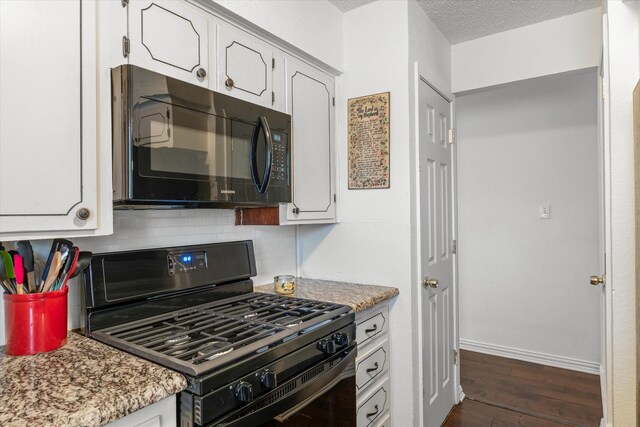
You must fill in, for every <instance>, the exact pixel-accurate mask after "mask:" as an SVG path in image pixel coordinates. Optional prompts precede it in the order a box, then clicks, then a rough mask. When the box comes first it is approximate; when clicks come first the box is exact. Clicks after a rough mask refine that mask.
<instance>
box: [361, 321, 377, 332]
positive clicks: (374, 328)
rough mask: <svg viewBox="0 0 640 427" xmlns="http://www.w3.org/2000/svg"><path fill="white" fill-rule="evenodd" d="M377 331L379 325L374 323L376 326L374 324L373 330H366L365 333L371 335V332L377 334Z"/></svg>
mask: <svg viewBox="0 0 640 427" xmlns="http://www.w3.org/2000/svg"><path fill="white" fill-rule="evenodd" d="M377 330H378V324H377V323H374V324H373V328H369V329H365V330H364V331H365V332H366V333H368V334H370V333H371V332H375V331H377Z"/></svg>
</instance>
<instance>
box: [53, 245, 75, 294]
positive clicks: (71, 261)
mask: <svg viewBox="0 0 640 427" xmlns="http://www.w3.org/2000/svg"><path fill="white" fill-rule="evenodd" d="M79 257H80V248H78V247H77V246H74V247H73V248H71V250H70V251H69V257H68V258H67V262H65V263H64V267H63V268H62V271H60V274H59V277H58V280H57V281H56V284H55V285H54V287H53V290H56V291H57V290H58V289H62V287H64V286H65V285H66V284H67V281H68V280H69V275H70V274H71V273H73V270H75V269H76V265H78V258H79Z"/></svg>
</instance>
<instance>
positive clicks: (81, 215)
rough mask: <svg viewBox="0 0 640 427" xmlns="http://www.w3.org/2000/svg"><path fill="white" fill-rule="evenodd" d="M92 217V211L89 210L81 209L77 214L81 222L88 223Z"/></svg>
mask: <svg viewBox="0 0 640 427" xmlns="http://www.w3.org/2000/svg"><path fill="white" fill-rule="evenodd" d="M90 216H91V211H90V210H89V209H87V208H80V209H78V212H76V217H77V218H78V219H79V220H81V221H86V220H88V219H89V217H90Z"/></svg>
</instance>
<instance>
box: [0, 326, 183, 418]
mask: <svg viewBox="0 0 640 427" xmlns="http://www.w3.org/2000/svg"><path fill="white" fill-rule="evenodd" d="M186 387H187V382H186V380H185V378H184V377H183V376H182V375H180V374H178V373H177V372H174V371H171V370H169V369H166V368H163V367H161V366H158V365H156V364H154V363H151V362H147V361H146V360H143V359H140V358H138V357H135V356H132V355H130V354H128V353H125V352H122V351H119V350H116V349H114V348H111V347H109V346H107V345H104V344H102V343H99V342H98V341H95V340H92V339H89V338H86V337H84V336H82V335H79V334H76V333H73V332H70V333H69V336H68V339H67V343H66V344H65V345H64V346H63V347H62V348H60V349H58V350H54V351H51V352H48V353H41V354H37V355H34V356H7V355H6V354H5V353H4V348H2V351H1V352H0V425H2V426H27V425H28V426H34V427H35V426H52V427H53V426H65V427H66V426H69V427H71V426H78V427H80V426H82V427H92V426H101V425H104V424H107V423H109V422H111V421H115V420H116V419H118V418H122V417H124V416H126V415H128V414H130V413H132V412H134V411H136V410H138V409H142V408H144V407H146V406H148V405H151V404H153V403H155V402H158V401H160V400H162V399H164V398H165V397H169V396H171V395H174V394H176V393H178V392H180V391H182V390H184V389H185V388H186Z"/></svg>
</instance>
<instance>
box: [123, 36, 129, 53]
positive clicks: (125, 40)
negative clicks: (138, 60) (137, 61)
mask: <svg viewBox="0 0 640 427" xmlns="http://www.w3.org/2000/svg"><path fill="white" fill-rule="evenodd" d="M130 52H131V43H130V42H129V37H127V36H122V56H124V57H125V58H127V57H128V56H129V53H130Z"/></svg>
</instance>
